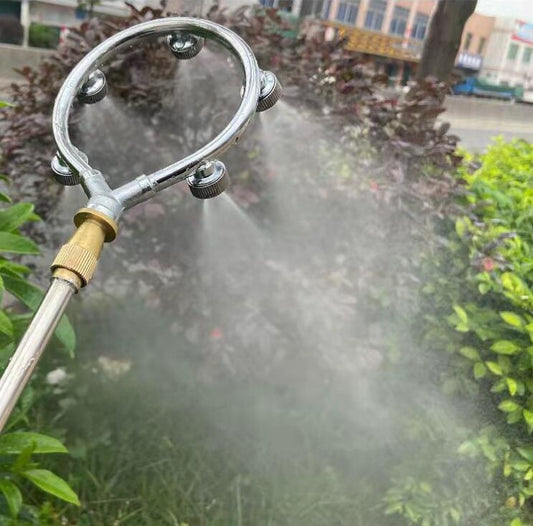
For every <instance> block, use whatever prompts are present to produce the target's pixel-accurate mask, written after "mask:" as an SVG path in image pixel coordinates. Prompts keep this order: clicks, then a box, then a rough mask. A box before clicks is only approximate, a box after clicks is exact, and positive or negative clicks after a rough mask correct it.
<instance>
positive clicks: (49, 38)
mask: <svg viewBox="0 0 533 526" xmlns="http://www.w3.org/2000/svg"><path fill="white" fill-rule="evenodd" d="M58 43H59V28H57V27H50V26H44V25H42V24H36V23H33V24H31V25H30V34H29V44H30V46H33V47H41V48H48V49H54V48H56V47H57V44H58Z"/></svg>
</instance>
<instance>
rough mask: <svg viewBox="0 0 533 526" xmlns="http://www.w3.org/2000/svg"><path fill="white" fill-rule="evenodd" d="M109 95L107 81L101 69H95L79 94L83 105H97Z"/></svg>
mask: <svg viewBox="0 0 533 526" xmlns="http://www.w3.org/2000/svg"><path fill="white" fill-rule="evenodd" d="M106 95H107V81H106V78H105V75H104V74H103V72H102V71H100V70H99V69H95V70H94V71H93V72H92V73H91V74H90V75H89V78H88V79H87V80H86V81H85V84H83V86H82V87H81V89H80V91H79V92H78V100H79V101H80V102H81V103H83V104H95V103H96V102H100V101H101V100H102V99H103V98H104V97H105V96H106Z"/></svg>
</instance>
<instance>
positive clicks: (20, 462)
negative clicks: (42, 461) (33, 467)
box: [11, 443, 35, 473]
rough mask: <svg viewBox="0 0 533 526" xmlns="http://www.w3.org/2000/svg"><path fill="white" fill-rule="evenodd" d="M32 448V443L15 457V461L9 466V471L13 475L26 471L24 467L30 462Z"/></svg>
mask: <svg viewBox="0 0 533 526" xmlns="http://www.w3.org/2000/svg"><path fill="white" fill-rule="evenodd" d="M34 448H35V444H34V443H32V444H30V445H29V446H28V447H27V448H25V449H23V450H22V451H21V453H20V455H19V456H18V457H17V459H16V460H15V462H14V463H13V465H12V466H11V471H12V472H13V473H20V472H21V471H24V470H25V469H26V466H27V465H28V464H29V463H30V461H31V456H32V455H33V450H34Z"/></svg>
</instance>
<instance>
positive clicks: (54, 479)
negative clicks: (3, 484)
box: [22, 469, 80, 506]
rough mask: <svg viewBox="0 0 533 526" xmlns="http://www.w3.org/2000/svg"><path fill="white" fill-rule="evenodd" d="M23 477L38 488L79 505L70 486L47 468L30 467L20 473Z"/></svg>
mask: <svg viewBox="0 0 533 526" xmlns="http://www.w3.org/2000/svg"><path fill="white" fill-rule="evenodd" d="M22 475H23V476H24V477H26V478H27V479H28V480H30V481H31V482H33V484H35V485H36V486H37V487H38V488H40V489H42V490H43V491H46V493H50V495H54V496H55V497H58V498H60V499H62V500H64V501H66V502H70V503H71V504H75V505H76V506H79V505H80V501H79V499H78V496H77V495H76V494H75V493H74V491H72V488H71V487H70V486H69V485H68V484H67V482H65V481H64V480H63V479H62V478H60V477H58V476H57V475H55V474H54V473H52V472H51V471H48V470H47V469H30V470H28V471H24V473H22Z"/></svg>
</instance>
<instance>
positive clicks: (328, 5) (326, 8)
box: [322, 0, 331, 20]
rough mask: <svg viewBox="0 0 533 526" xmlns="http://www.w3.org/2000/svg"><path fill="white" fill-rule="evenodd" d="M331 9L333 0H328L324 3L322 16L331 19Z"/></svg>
mask: <svg viewBox="0 0 533 526" xmlns="http://www.w3.org/2000/svg"><path fill="white" fill-rule="evenodd" d="M330 11H331V0H326V2H325V3H324V9H323V10H322V18H324V19H325V20H328V19H329V12H330Z"/></svg>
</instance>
